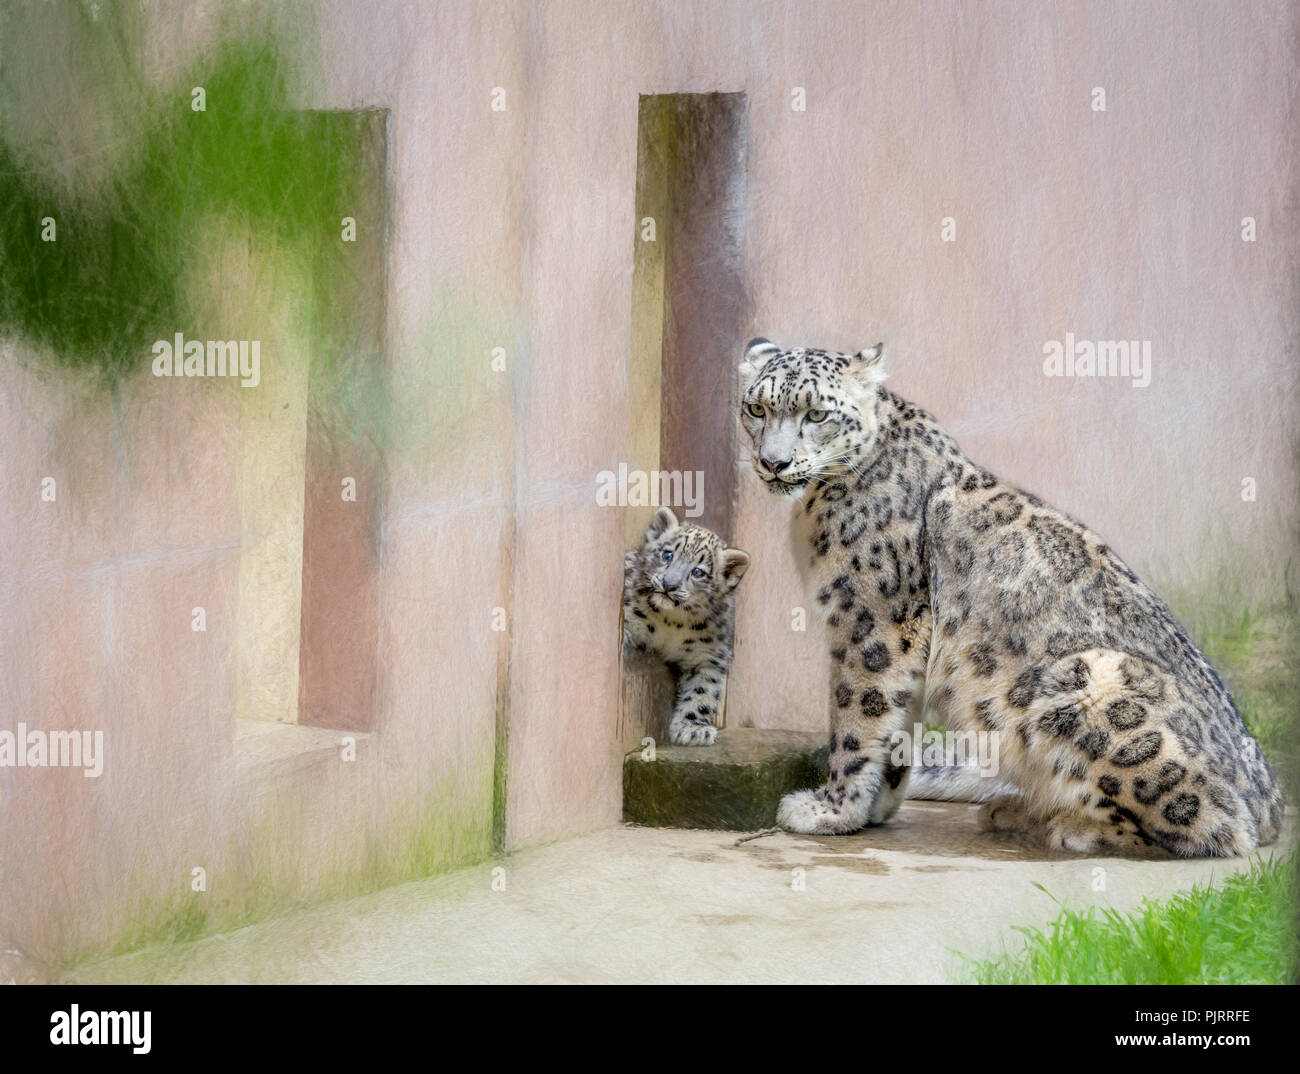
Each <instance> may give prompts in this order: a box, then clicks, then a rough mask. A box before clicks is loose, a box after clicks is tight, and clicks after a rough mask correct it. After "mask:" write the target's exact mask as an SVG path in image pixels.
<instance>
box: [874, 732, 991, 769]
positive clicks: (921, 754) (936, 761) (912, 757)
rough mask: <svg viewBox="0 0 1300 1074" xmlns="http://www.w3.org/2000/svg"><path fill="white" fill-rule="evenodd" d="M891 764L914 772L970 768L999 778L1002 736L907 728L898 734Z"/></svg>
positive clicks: (893, 744)
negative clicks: (908, 768)
mask: <svg viewBox="0 0 1300 1074" xmlns="http://www.w3.org/2000/svg"><path fill="white" fill-rule="evenodd" d="M889 760H890V762H891V763H892V764H894V765H910V766H911V767H913V768H941V767H948V768H951V767H961V766H966V765H969V766H971V767H973V768H978V769H979V773H980V775H981V776H983V777H985V778H987V779H992V778H993V777H995V776H996V775H997V774H998V736H997V735H996V734H994V733H992V732H990V731H964V730H951V731H947V732H944V731H939V730H935V729H933V728H931V729H930V730H927V729H926V728H925V726H924V725H923V724H919V723H917V724H913V725H912V730H911V731H910V732H909V731H908V730H907V728H902V729H901V730H898V731H895V732H894V735H893V738H892V739H891V740H890V754H889Z"/></svg>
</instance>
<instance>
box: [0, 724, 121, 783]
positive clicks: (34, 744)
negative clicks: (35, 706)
mask: <svg viewBox="0 0 1300 1074" xmlns="http://www.w3.org/2000/svg"><path fill="white" fill-rule="evenodd" d="M0 768H80V769H81V770H82V772H81V774H82V775H83V776H85V777H86V778H87V779H94V778H95V777H97V776H99V775H100V774H101V773H102V772H103V771H104V732H103V731H42V730H40V729H39V728H32V729H31V730H28V728H27V725H26V724H25V723H20V724H19V725H18V730H17V731H16V732H15V731H0Z"/></svg>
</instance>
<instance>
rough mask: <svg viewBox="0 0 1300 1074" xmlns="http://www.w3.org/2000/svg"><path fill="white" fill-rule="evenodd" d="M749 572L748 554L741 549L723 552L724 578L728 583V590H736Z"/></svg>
mask: <svg viewBox="0 0 1300 1074" xmlns="http://www.w3.org/2000/svg"><path fill="white" fill-rule="evenodd" d="M747 570H749V553H748V552H742V551H741V550H740V549H739V548H724V549H723V550H722V578H723V581H725V582H726V583H727V588H728V589H735V588H736V586H738V585H739V584H740V580H741V579H742V578H743V577H745V572H746V571H747Z"/></svg>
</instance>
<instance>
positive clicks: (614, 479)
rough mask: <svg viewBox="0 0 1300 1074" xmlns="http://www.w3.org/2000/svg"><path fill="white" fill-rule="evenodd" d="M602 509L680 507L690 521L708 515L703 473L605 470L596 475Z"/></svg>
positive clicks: (622, 467)
mask: <svg viewBox="0 0 1300 1074" xmlns="http://www.w3.org/2000/svg"><path fill="white" fill-rule="evenodd" d="M596 506H598V507H680V508H681V509H682V514H683V515H685V516H686V517H687V518H699V517H700V515H702V514H703V513H704V471H703V470H629V469H628V467H627V463H622V462H621V463H619V464H618V472H617V473H615V472H614V471H613V470H601V472H600V473H598V474H597V475H596Z"/></svg>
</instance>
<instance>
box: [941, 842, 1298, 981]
mask: <svg viewBox="0 0 1300 1074" xmlns="http://www.w3.org/2000/svg"><path fill="white" fill-rule="evenodd" d="M1044 890H1046V889H1044ZM1295 900H1296V873H1295V862H1294V860H1293V859H1292V858H1289V857H1285V858H1284V857H1277V858H1273V859H1270V860H1268V861H1261V862H1256V863H1254V864H1253V865H1252V866H1251V868H1250V869H1249V870H1248V871H1246V872H1242V873H1237V874H1235V875H1233V876H1230V877H1228V878H1227V880H1225V881H1224V882H1223V884H1222V885H1221V886H1220V887H1217V888H1216V887H1210V886H1209V885H1204V886H1197V887H1194V888H1192V889H1191V890H1190V891H1186V892H1183V893H1181V894H1178V895H1174V896H1172V897H1170V898H1167V899H1158V900H1154V899H1144V900H1143V901H1142V905H1141V907H1140V908H1139V909H1138V910H1137V911H1135V912H1133V913H1130V914H1120V913H1119V912H1117V911H1116V910H1113V909H1110V908H1098V907H1095V906H1090V907H1088V908H1087V909H1086V910H1082V911H1080V910H1069V909H1063V910H1062V911H1061V914H1060V916H1058V917H1057V918H1056V920H1055V921H1053V922H1051V923H1050V924H1049V925H1048V926H1046V928H1043V929H1037V928H1027V927H1018V928H1017V929H1016V930H1015V931H1016V932H1018V933H1020V934H1021V935H1023V936H1024V937H1025V941H1026V942H1025V945H1024V948H1023V950H1021V951H1019V952H1014V953H1007V954H1004V955H1002V956H1001V957H999V958H995V959H989V960H977V959H971V958H968V957H967V956H965V955H961V956H959V957H960V958H961V959H962V963H963V966H962V969H961V972H960V973H959V974H958V978H959V980H961V981H963V982H965V983H974V984H1179V985H1181V984H1283V983H1287V982H1290V981H1293V980H1294V979H1295V970H1296V952H1297V934H1296V917H1295Z"/></svg>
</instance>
